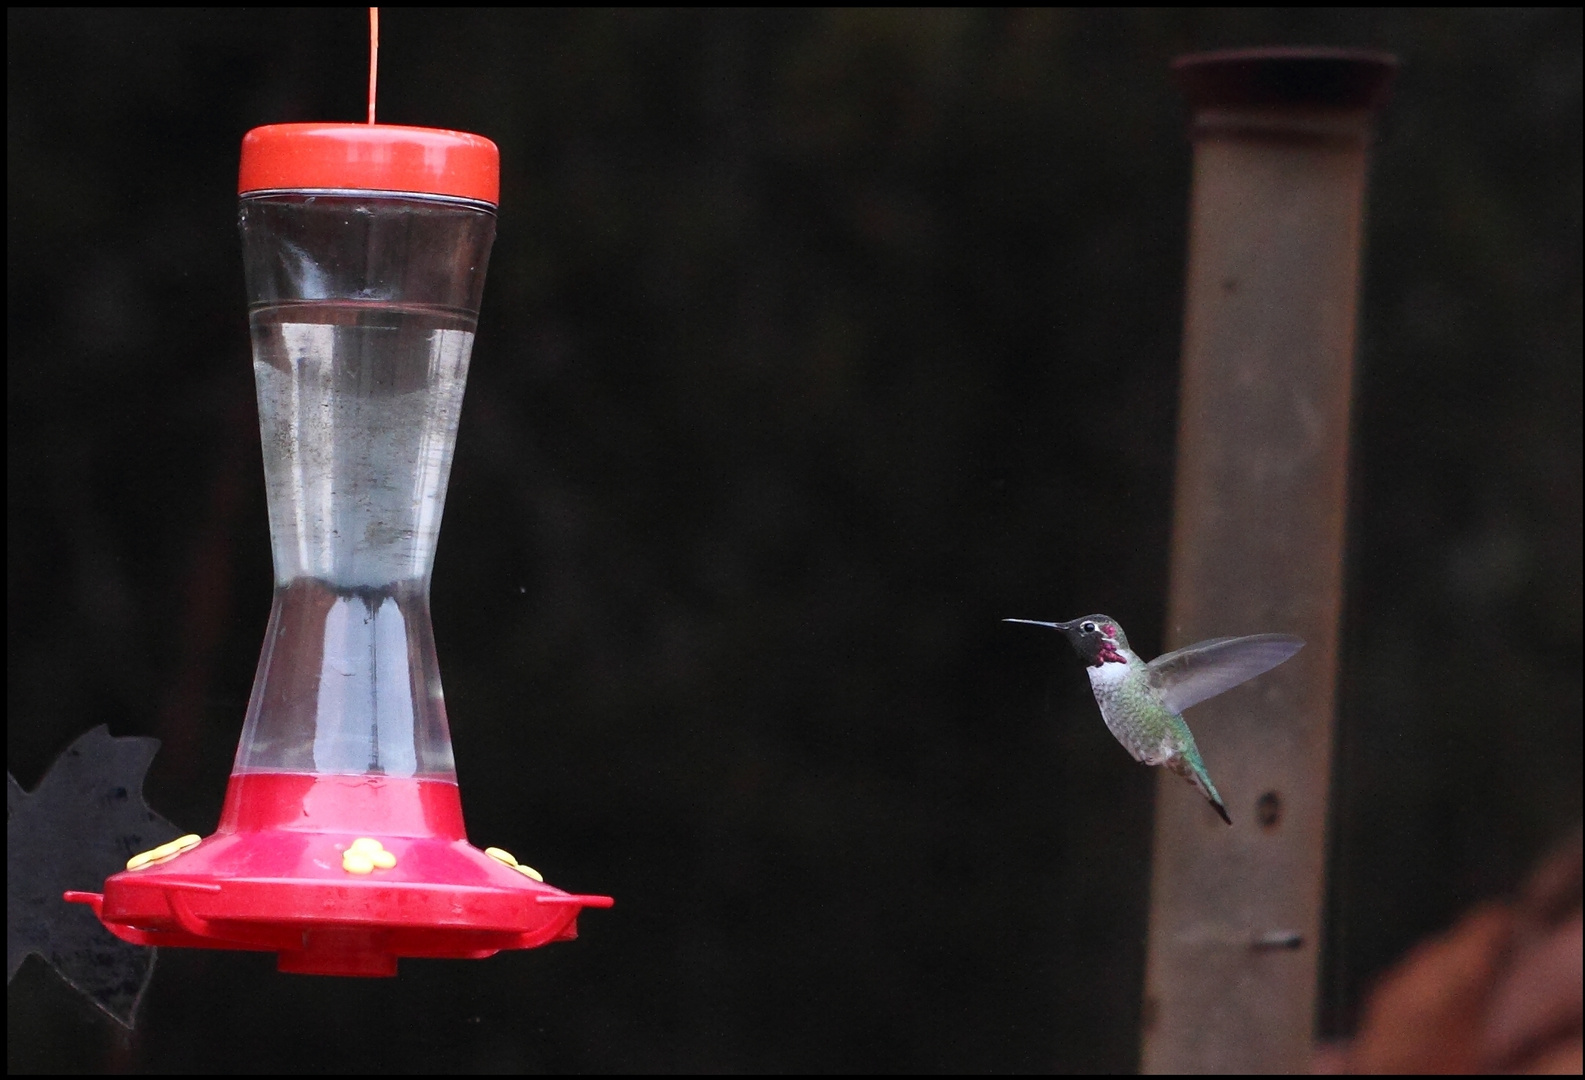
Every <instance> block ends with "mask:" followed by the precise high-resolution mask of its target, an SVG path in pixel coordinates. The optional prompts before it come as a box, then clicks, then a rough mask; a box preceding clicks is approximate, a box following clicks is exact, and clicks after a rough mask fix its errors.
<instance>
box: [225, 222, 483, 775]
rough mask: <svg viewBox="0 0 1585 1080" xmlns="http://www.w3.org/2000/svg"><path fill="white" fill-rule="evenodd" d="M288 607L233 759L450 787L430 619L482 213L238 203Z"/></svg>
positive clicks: (282, 591)
mask: <svg viewBox="0 0 1585 1080" xmlns="http://www.w3.org/2000/svg"><path fill="white" fill-rule="evenodd" d="M241 225H242V236H243V245H244V259H245V263H246V267H247V278H248V291H249V299H250V306H249V320H250V323H251V327H252V336H253V370H254V377H255V380H256V384H257V390H258V403H259V427H260V432H261V435H262V438H263V446H264V476H265V484H266V492H267V496H268V500H269V513H270V537H271V545H272V550H273V553H274V562H275V600H274V606H273V608H272V610H271V614H270V624H269V628H268V631H267V632H266V634H265V640H264V648H263V652H262V654H261V656H260V659H259V668H258V673H257V675H256V677H255V679H254V685H253V694H252V697H251V699H250V701H249V704H248V712H247V719H246V723H245V725H244V729H243V734H242V739H241V742H240V745H239V747H238V751H237V762H236V771H238V772H268V773H283V772H284V773H314V774H317V775H320V776H324V775H327V774H344V775H345V774H356V775H364V776H367V775H381V776H386V777H391V778H413V779H435V780H452V779H454V777H455V770H454V767H453V762H452V754H451V737H450V733H449V730H448V727H447V723H446V709H445V701H444V696H443V695H442V692H441V686H440V672H439V668H438V665H437V662H436V658H435V646H434V638H433V634H432V632H431V626H430V616H429V579H430V572H431V569H432V568H433V566H434V559H435V546H436V541H437V539H438V536H439V530H440V520H441V512H442V510H443V508H444V506H445V501H446V482H447V479H448V477H449V475H450V472H451V457H452V449H453V447H454V446H455V444H456V436H457V421H458V417H459V414H460V411H461V408H462V396H463V388H464V386H465V384H466V382H467V375H468V359H469V356H470V354H471V352H472V349H473V335H474V328H475V325H476V321H477V316H478V310H479V299H480V292H481V291H482V287H483V283H484V273H485V265H486V261H487V259H488V256H489V250H490V245H491V242H492V240H493V239H494V232H495V215H494V214H493V212H492V210H491V208H489V207H488V206H486V205H483V204H478V203H472V202H468V201H465V200H458V199H448V198H440V197H424V196H406V195H392V194H386V193H353V192H333V193H326V192H300V191H299V192H269V193H263V194H254V195H248V196H244V197H243V199H242V211H241Z"/></svg>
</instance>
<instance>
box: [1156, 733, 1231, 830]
mask: <svg viewBox="0 0 1585 1080" xmlns="http://www.w3.org/2000/svg"><path fill="white" fill-rule="evenodd" d="M1165 764H1166V766H1167V768H1169V769H1171V770H1172V771H1173V772H1175V773H1177V774H1178V775H1179V776H1181V777H1183V778H1184V779H1185V780H1187V781H1188V782H1189V783H1191V784H1193V785H1194V786H1195V788H1196V789H1198V790H1199V792H1200V794H1201V795H1204V796H1205V801H1206V802H1208V803H1210V804H1211V809H1213V810H1215V811H1216V812H1217V813H1218V814H1219V815H1221V818H1222V820H1223V821H1225V822H1227V823H1228V824H1229V825H1231V824H1232V823H1233V819H1232V818H1231V817H1229V816H1228V813H1227V807H1226V806H1225V805H1223V803H1222V796H1221V795H1220V794H1219V793H1218V792H1217V790H1216V785H1215V784H1213V783H1211V774H1210V773H1208V772H1206V771H1205V764H1204V763H1203V762H1202V761H1200V755H1199V754H1198V753H1196V752H1195V751H1194V750H1193V748H1192V747H1191V749H1190V751H1189V753H1187V754H1173V755H1172V756H1171V757H1170V758H1168V759H1167V760H1166V762H1165Z"/></svg>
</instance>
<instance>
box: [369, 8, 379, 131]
mask: <svg viewBox="0 0 1585 1080" xmlns="http://www.w3.org/2000/svg"><path fill="white" fill-rule="evenodd" d="M379 73H380V9H379V8H377V7H371V8H370V9H369V123H371V124H372V123H374V86H375V81H376V79H377V77H378V76H379Z"/></svg>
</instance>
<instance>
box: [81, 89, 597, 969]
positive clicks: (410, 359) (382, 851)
mask: <svg viewBox="0 0 1585 1080" xmlns="http://www.w3.org/2000/svg"><path fill="white" fill-rule="evenodd" d="M371 86H372V76H371ZM499 188H500V165H499V155H498V152H497V150H496V147H495V144H494V143H492V142H491V141H489V140H488V139H485V138H481V137H480V136H477V135H470V134H465V133H463V132H457V131H446V130H439V129H433V128H416V127H400V126H394V125H386V124H376V123H374V118H373V106H372V89H371V106H370V121H369V123H367V124H278V125H273V126H268V127H261V128H255V129H254V130H252V131H250V132H248V134H247V135H246V137H244V139H243V141H242V165H241V176H240V184H239V187H238V191H239V196H240V203H241V207H240V219H241V228H242V242H243V258H244V261H245V268H246V273H247V287H248V299H249V322H250V324H251V329H252V339H253V370H254V376H255V381H256V389H257V393H258V406H259V427H260V433H261V436H262V439H263V448H264V474H265V482H266V494H267V498H268V502H269V520H270V535H271V542H272V547H273V554H274V563H275V598H274V604H273V607H272V609H271V612H270V621H269V626H268V629H267V630H266V631H265V639H264V647H263V651H262V654H261V656H260V659H259V666H258V671H257V674H256V676H255V678H254V683H253V693H252V697H251V699H250V700H249V702H248V710H247V716H246V720H245V722H244V725H243V730H242V738H241V741H240V744H239V746H238V748H237V757H236V763H235V766H234V767H233V770H232V773H231V779H230V783H229V785H228V787H227V791H226V799H225V804H224V809H223V810H222V811H221V816H220V822H219V825H218V827H217V829H216V831H215V832H214V834H213V835H211V836H209V837H205V838H202V839H200V838H199V837H197V836H187V837H183V838H182V839H180V840H176V841H172V842H171V843H170V844H166V845H163V846H161V847H159V848H155V849H154V850H153V851H149V852H144V853H142V854H140V855H137V856H134V857H133V858H132V860H131V861H130V862H129V863H128V864H127V869H126V870H124V871H122V872H120V873H117V874H115V875H113V876H111V877H110V878H108V879H107V880H106V881H105V884H104V892H103V893H102V894H100V893H84V892H74V893H67V894H66V898H67V899H68V900H75V901H79V902H82V903H87V904H89V905H91V906H92V908H93V910H94V912H95V914H96V915H98V917H99V919H100V920H101V921H102V922H103V923H104V925H105V926H106V927H108V928H109V929H110V931H111V932H112V933H113V934H115V935H116V936H117V937H119V938H121V939H123V940H125V941H130V942H133V943H136V944H141V945H167V946H187V947H194V948H215V949H251V950H261V951H268V952H276V953H278V954H279V967H280V970H282V971H291V972H301V973H309V974H323V975H394V974H395V973H396V964H397V960H398V958H400V957H404V956H406V957H449V958H457V959H477V958H482V957H486V956H490V955H493V954H494V953H496V952H498V951H500V950H502V949H527V948H533V947H535V946H538V945H543V944H546V943H547V942H551V941H564V940H568V939H571V938H573V937H576V936H577V918H578V913H579V911H580V910H582V909H583V908H585V907H609V906H611V903H612V901H611V898H610V897H606V896H582V895H574V894H570V893H566V892H563V891H561V890H560V889H556V888H553V887H552V886H550V885H547V884H545V883H544V882H543V880H542V879H541V877H540V875H539V874H538V873H537V872H536V871H534V870H533V869H532V868H530V867H527V866H522V865H519V864H518V863H517V861H516V859H515V858H513V856H512V855H510V854H508V853H507V852H505V851H503V850H501V849H499V848H486V849H484V850H480V849H479V848H476V847H473V846H472V845H471V844H469V843H468V840H467V836H466V833H465V831H464V828H463V820H462V801H461V797H460V794H459V791H458V787H457V776H456V770H455V767H454V764H453V761H452V752H451V735H450V731H449V728H448V726H447V721H446V709H445V703H444V700H443V697H442V694H441V687H440V673H439V668H438V665H437V663H436V658H435V643H434V636H433V633H432V630H431V625H430V615H429V581H430V571H431V569H432V567H433V564H434V556H435V544H436V540H437V537H438V534H439V528H440V518H441V509H442V506H443V505H444V502H445V497H446V482H447V478H448V476H449V474H450V470H451V457H452V448H453V446H454V445H455V441H456V434H457V419H458V413H459V410H460V408H461V405H462V395H463V385H464V382H465V380H466V378H467V373H468V359H469V355H470V353H471V351H472V348H473V337H474V330H475V327H476V325H477V320H478V313H479V301H480V294H481V292H482V290H483V286H484V275H485V264H486V262H487V260H488V258H489V254H490V246H491V243H492V241H493V240H494V238H495V213H496V207H497V204H498V201H499Z"/></svg>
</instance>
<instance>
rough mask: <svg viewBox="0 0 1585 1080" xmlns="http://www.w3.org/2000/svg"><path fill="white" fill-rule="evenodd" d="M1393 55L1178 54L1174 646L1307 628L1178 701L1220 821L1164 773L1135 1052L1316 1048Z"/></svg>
mask: <svg viewBox="0 0 1585 1080" xmlns="http://www.w3.org/2000/svg"><path fill="white" fill-rule="evenodd" d="M1395 67H1396V61H1395V60H1394V59H1393V58H1392V57H1390V56H1386V55H1383V54H1378V53H1365V52H1355V51H1343V50H1330V49H1262V50H1250V51H1241V52H1227V53H1210V54H1203V55H1198V56H1190V57H1184V58H1182V59H1180V60H1178V61H1177V62H1176V63H1175V64H1174V65H1173V68H1174V75H1175V77H1176V79H1177V81H1178V83H1179V85H1180V86H1181V88H1182V89H1183V90H1184V92H1185V93H1186V95H1187V96H1188V99H1189V104H1190V107H1191V109H1192V110H1193V121H1192V129H1191V135H1192V137H1193V140H1194V180H1193V194H1192V198H1191V208H1190V226H1189V266H1188V280H1187V296H1186V300H1185V308H1186V311H1185V325H1184V341H1183V384H1182V395H1181V402H1180V413H1179V431H1178V462H1177V480H1176V488H1175V491H1176V506H1175V517H1174V522H1173V549H1172V585H1171V599H1170V605H1169V610H1168V620H1167V626H1168V637H1169V642H1168V647H1169V648H1176V647H1177V646H1179V645H1183V644H1187V643H1189V642H1193V641H1198V640H1201V639H1203V638H1209V637H1219V636H1223V635H1233V634H1249V633H1259V632H1263V631H1273V632H1281V633H1291V634H1298V635H1300V636H1301V637H1303V638H1304V639H1305V640H1306V642H1308V644H1307V646H1306V647H1305V649H1304V650H1303V651H1302V652H1300V653H1299V654H1298V655H1297V656H1296V657H1294V659H1292V660H1290V661H1288V662H1287V663H1286V664H1284V665H1282V666H1281V667H1279V668H1277V669H1276V670H1274V671H1272V672H1269V673H1267V674H1266V675H1263V676H1261V677H1260V678H1259V679H1256V680H1255V681H1253V682H1251V683H1248V684H1246V685H1244V686H1241V687H1238V688H1236V689H1234V690H1231V691H1229V692H1228V693H1226V694H1224V695H1222V696H1220V697H1217V698H1213V699H1212V700H1210V701H1208V702H1206V703H1204V704H1203V705H1200V706H1198V707H1196V708H1195V709H1194V710H1193V711H1192V712H1191V713H1190V714H1189V721H1190V724H1191V725H1192V727H1193V728H1194V732H1195V737H1196V739H1197V740H1198V741H1199V745H1200V749H1201V750H1202V752H1203V754H1204V757H1205V761H1206V764H1207V766H1208V767H1209V769H1210V772H1211V776H1212V778H1213V779H1214V780H1215V781H1216V784H1217V786H1218V787H1219V788H1220V789H1221V792H1222V795H1223V797H1224V798H1225V799H1226V802H1227V809H1228V811H1229V813H1230V814H1231V815H1232V818H1233V827H1232V828H1231V829H1229V828H1228V827H1227V826H1226V825H1224V824H1223V823H1222V822H1221V821H1220V820H1219V819H1218V818H1217V816H1216V815H1215V813H1214V812H1213V811H1212V810H1211V809H1210V808H1209V807H1208V806H1207V805H1206V803H1205V800H1204V799H1203V798H1201V796H1200V795H1199V794H1198V793H1197V792H1196V791H1194V790H1193V789H1192V788H1190V787H1189V786H1188V785H1187V784H1185V783H1184V782H1183V781H1182V780H1181V779H1180V778H1178V777H1177V776H1174V775H1172V774H1171V773H1169V772H1167V771H1165V770H1162V774H1161V778H1160V786H1159V788H1158V797H1157V802H1156V826H1155V855H1154V862H1153V864H1152V874H1153V877H1152V883H1151V907H1150V941H1149V956H1148V961H1147V965H1146V977H1145V1002H1144V1010H1143V1017H1144V1019H1143V1028H1144V1031H1143V1059H1142V1067H1143V1069H1144V1071H1146V1072H1262V1073H1265V1072H1270V1073H1284V1072H1305V1071H1307V1069H1308V1063H1309V1059H1310V1051H1311V1047H1312V1040H1313V1037H1314V1014H1315V993H1316V975H1317V954H1318V952H1319V945H1320V941H1319V938H1320V931H1321V915H1322V903H1323V899H1324V886H1325V864H1326V825H1327V796H1328V784H1329V782H1330V778H1331V757H1332V697H1333V685H1334V681H1335V676H1336V667H1337V633H1338V617H1339V612H1340V609H1341V599H1342V579H1343V574H1342V565H1343V525H1344V507H1345V503H1346V491H1345V487H1346V476H1347V464H1348V419H1349V390H1350V377H1351V371H1352V366H1353V351H1354V323H1355V310H1356V298H1357V296H1358V293H1359V268H1360V249H1361V239H1362V221H1363V215H1364V202H1365V176H1366V157H1367V150H1368V147H1369V142H1370V137H1371V127H1372V121H1373V119H1374V116H1375V112H1376V110H1377V108H1378V107H1379V106H1380V105H1381V103H1382V101H1383V100H1384V98H1385V94H1386V90H1387V86H1388V84H1389V83H1390V80H1391V76H1392V73H1393V71H1394V69H1395Z"/></svg>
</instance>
